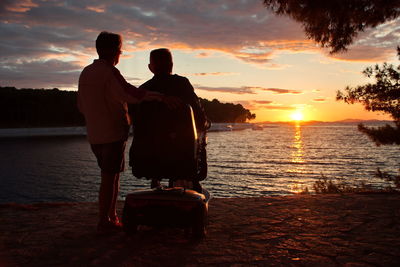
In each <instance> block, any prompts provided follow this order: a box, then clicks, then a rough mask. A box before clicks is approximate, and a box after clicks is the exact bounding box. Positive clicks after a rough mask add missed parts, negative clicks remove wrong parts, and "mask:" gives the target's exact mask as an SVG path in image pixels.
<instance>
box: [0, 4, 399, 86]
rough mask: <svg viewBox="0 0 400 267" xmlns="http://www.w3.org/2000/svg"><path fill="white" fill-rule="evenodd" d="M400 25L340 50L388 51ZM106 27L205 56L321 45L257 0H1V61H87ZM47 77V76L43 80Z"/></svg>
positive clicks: (257, 58)
mask: <svg viewBox="0 0 400 267" xmlns="http://www.w3.org/2000/svg"><path fill="white" fill-rule="evenodd" d="M398 25H400V22H399V21H394V22H391V24H390V23H388V24H387V25H383V26H381V27H378V28H377V29H373V30H369V31H368V32H365V33H364V34H360V38H359V40H357V41H356V43H355V45H354V46H353V48H352V47H351V48H350V51H349V52H348V53H347V54H341V55H337V56H335V57H336V58H338V59H341V60H352V61H354V60H365V59H373V60H378V59H383V58H385V57H387V56H388V55H390V53H389V51H394V48H395V46H396V44H397V40H398V34H399V27H398ZM102 30H108V31H113V32H117V33H121V34H122V35H123V37H124V40H125V48H124V49H126V50H135V49H136V50H139V49H151V48H153V47H170V48H189V49H202V50H203V51H202V53H200V54H198V56H200V57H206V56H209V54H208V53H207V52H206V51H204V50H213V51H220V52H225V53H228V54H230V55H232V56H233V57H236V58H238V59H239V60H242V61H244V62H248V63H250V64H260V65H263V66H265V67H271V68H276V67H278V68H279V67H281V66H280V65H276V64H275V63H273V62H271V58H272V57H273V55H274V53H276V52H277V51H279V50H291V51H304V50H315V49H317V48H316V46H315V45H314V43H312V42H311V41H309V40H307V38H306V37H305V35H304V33H303V31H302V29H301V26H300V25H299V24H297V23H296V22H294V21H292V20H290V19H288V18H285V17H282V16H279V17H278V16H275V15H273V14H272V13H270V12H269V11H268V10H267V9H266V8H265V7H264V6H263V5H262V1H259V0H229V1H228V0H219V1H201V0H185V1H183V0H157V1H148V0H136V1H129V0H117V1H79V0H75V1H57V0H50V1H39V0H3V1H1V3H0V33H1V36H2V39H1V41H0V64H1V65H2V66H3V65H16V66H19V65H18V64H19V63H21V62H30V61H32V60H35V62H46V60H49V59H52V60H60V61H66V62H67V63H66V64H70V63H68V62H69V61H74V62H75V61H76V62H80V63H73V65H74V64H80V65H81V67H82V66H83V64H84V63H83V62H87V58H88V57H92V56H93V54H94V53H95V52H94V51H95V50H94V40H95V38H96V36H97V35H98V33H99V32H100V31H102ZM374 48H376V49H374ZM371 51H373V53H372V52H371ZM28 66H29V65H28ZM25 70H26V72H27V76H29V75H31V74H30V72H31V70H30V69H25ZM1 71H2V73H0V77H2V80H1V81H0V83H3V82H5V81H6V80H3V79H4V77H7V76H6V75H5V74H6V73H8V74H9V72H10V70H9V69H7V68H5V67H2V68H1ZM11 74H13V75H15V73H11ZM49 75H53V74H52V72H50V73H49ZM54 75H55V76H54V77H61V78H60V79H61V80H60V83H64V82H66V81H67V80H68V79H69V78H71V77H69V76H66V77H67V78H68V79H67V78H62V75H61V74H60V75H61V76H58V74H57V75H56V74H54ZM65 75H67V74H65ZM68 75H70V74H69V73H68ZM31 76H32V75H31ZM12 77H13V76H12ZM38 79H39V77H38ZM50 80H55V78H50ZM46 81H47V80H41V81H40V84H44V83H45V82H46ZM70 84H71V85H72V84H74V82H71V83H70ZM16 85H18V84H16ZM225 89H230V88H225ZM231 89H232V88H231ZM272 89H274V88H272ZM243 90H244V91H246V92H249V91H250V92H251V91H252V90H250V89H244V88H239V90H236V91H237V92H242V91H243ZM281 90H285V89H279V90H278V91H272V92H274V93H292V94H296V93H297V92H296V91H293V90H289V92H284V91H281ZM227 91H229V90H227ZM234 91H235V90H234ZM267 91H268V90H267Z"/></svg>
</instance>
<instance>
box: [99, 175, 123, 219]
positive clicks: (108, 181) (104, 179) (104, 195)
mask: <svg viewBox="0 0 400 267" xmlns="http://www.w3.org/2000/svg"><path fill="white" fill-rule="evenodd" d="M116 177H118V178H119V173H105V172H101V184H100V191H99V223H106V222H109V221H110V218H109V214H110V210H111V209H112V204H113V198H114V185H115V179H116ZM118 180H119V179H118Z"/></svg>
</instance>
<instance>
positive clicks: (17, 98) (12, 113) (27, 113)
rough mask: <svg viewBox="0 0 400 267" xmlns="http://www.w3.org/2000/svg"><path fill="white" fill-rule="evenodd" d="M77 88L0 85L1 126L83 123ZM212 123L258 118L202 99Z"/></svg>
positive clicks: (236, 107) (238, 108)
mask: <svg viewBox="0 0 400 267" xmlns="http://www.w3.org/2000/svg"><path fill="white" fill-rule="evenodd" d="M76 98H77V93H76V92H75V91H61V90H58V89H57V88H54V89H51V90H49V89H16V88H15V87H0V128H14V127H54V126H83V125H85V123H84V118H83V116H82V114H81V113H80V112H79V111H78V108H77V104H76ZM200 101H201V103H202V105H203V107H204V110H205V112H206V114H207V116H208V117H209V118H210V120H211V121H212V122H245V121H247V120H251V119H254V118H255V116H256V115H255V114H252V113H251V112H250V111H249V110H248V109H245V108H244V107H243V106H242V105H240V104H232V103H221V102H219V101H218V100H217V99H214V100H212V101H209V100H207V99H200Z"/></svg>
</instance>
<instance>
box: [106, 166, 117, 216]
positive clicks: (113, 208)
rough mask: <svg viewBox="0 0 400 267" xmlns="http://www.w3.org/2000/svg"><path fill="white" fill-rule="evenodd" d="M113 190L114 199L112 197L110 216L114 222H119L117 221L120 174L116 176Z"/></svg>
mask: <svg viewBox="0 0 400 267" xmlns="http://www.w3.org/2000/svg"><path fill="white" fill-rule="evenodd" d="M113 188H114V191H113V197H112V202H111V206H110V210H109V213H108V216H109V218H110V220H111V221H112V222H117V220H118V215H117V200H118V193H119V173H118V174H116V175H115V180H114V187H113Z"/></svg>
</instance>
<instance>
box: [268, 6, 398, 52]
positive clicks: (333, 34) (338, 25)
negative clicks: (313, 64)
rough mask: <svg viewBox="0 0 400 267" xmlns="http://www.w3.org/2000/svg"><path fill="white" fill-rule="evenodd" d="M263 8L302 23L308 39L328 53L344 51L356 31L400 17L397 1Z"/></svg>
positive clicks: (355, 34)
mask: <svg viewBox="0 0 400 267" xmlns="http://www.w3.org/2000/svg"><path fill="white" fill-rule="evenodd" d="M264 5H265V6H266V7H267V8H268V9H270V10H272V11H273V12H275V13H276V14H278V15H286V16H289V17H291V18H292V19H294V20H296V21H298V22H300V23H302V25H303V27H304V31H305V32H306V34H307V36H308V37H309V38H310V39H313V40H314V41H316V42H317V43H319V44H320V45H321V46H322V47H328V48H330V49H331V53H337V52H340V51H345V50H347V47H348V46H349V45H350V44H351V43H352V42H353V39H354V38H355V37H356V36H357V34H358V33H359V32H362V31H364V30H365V29H367V28H372V27H375V26H377V25H379V24H382V23H384V22H386V21H390V20H392V19H394V18H396V17H398V16H399V15H400V1H399V0H329V1H323V0H264Z"/></svg>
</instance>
